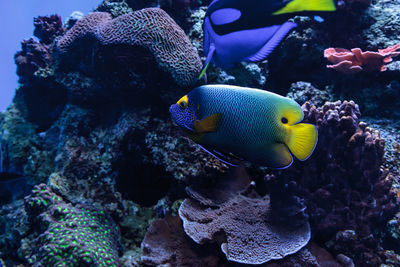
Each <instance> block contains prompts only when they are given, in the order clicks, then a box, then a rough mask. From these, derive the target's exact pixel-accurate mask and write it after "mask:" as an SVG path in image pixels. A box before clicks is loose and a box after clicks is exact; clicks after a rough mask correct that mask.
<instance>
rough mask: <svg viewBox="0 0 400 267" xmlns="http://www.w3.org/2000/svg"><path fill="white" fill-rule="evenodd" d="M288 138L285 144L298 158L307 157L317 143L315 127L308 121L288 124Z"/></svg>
mask: <svg viewBox="0 0 400 267" xmlns="http://www.w3.org/2000/svg"><path fill="white" fill-rule="evenodd" d="M289 129H290V130H289V133H290V136H289V138H288V139H289V140H288V141H287V144H286V145H287V146H288V148H289V150H290V152H292V154H293V155H294V156H295V157H296V158H298V159H299V160H306V159H308V158H309V157H310V156H311V154H312V152H313V151H314V148H315V146H316V145H317V139H318V132H317V127H315V126H314V125H312V124H308V123H298V124H295V125H292V126H289Z"/></svg>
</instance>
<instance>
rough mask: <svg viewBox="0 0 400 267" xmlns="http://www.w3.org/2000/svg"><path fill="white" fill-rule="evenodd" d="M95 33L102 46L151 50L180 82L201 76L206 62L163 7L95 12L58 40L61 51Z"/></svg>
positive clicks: (184, 82) (167, 70)
mask: <svg viewBox="0 0 400 267" xmlns="http://www.w3.org/2000/svg"><path fill="white" fill-rule="evenodd" d="M91 37H95V38H96V39H97V40H98V41H99V43H100V45H102V46H118V45H128V46H131V47H143V48H145V49H147V50H148V51H150V53H151V54H152V55H153V56H154V58H155V60H156V61H157V63H158V66H159V67H160V68H161V69H162V70H164V71H165V72H167V73H170V74H171V76H172V78H173V79H174V80H175V82H176V83H177V84H178V85H181V86H186V85H190V84H191V83H193V82H195V81H196V80H197V77H198V74H199V72H200V70H201V67H202V64H201V61H200V58H199V56H198V54H197V51H196V50H195V49H194V47H193V46H192V44H191V43H190V40H189V38H188V37H187V36H186V35H185V32H184V31H183V30H182V29H181V28H180V27H179V26H178V25H177V24H176V23H175V21H174V20H173V19H172V18H171V17H170V16H169V15H168V14H167V13H166V12H165V11H163V10H162V9H159V8H146V9H142V10H137V11H134V12H131V13H128V14H125V15H122V16H120V17H117V18H115V19H112V20H111V16H110V15H109V14H108V13H105V12H95V13H92V14H89V15H87V16H86V17H84V18H83V19H81V20H79V21H78V22H77V23H76V24H75V25H74V26H73V27H72V28H71V29H70V30H69V31H68V32H67V33H66V34H65V35H64V36H63V38H61V40H60V41H59V42H58V44H57V48H58V50H59V52H60V53H61V54H64V53H66V52H68V51H69V50H70V48H71V47H72V46H74V45H76V44H77V43H79V41H80V40H82V39H86V38H91Z"/></svg>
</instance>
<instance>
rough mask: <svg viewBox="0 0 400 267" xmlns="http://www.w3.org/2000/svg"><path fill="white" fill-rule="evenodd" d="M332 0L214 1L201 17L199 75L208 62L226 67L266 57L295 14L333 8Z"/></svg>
mask: <svg viewBox="0 0 400 267" xmlns="http://www.w3.org/2000/svg"><path fill="white" fill-rule="evenodd" d="M335 10H336V7H335V4H334V1H333V0H287V1H285V0H251V1H246V0H214V1H213V2H212V3H211V4H210V6H209V7H208V10H207V12H206V16H205V18H204V25H203V27H204V46H203V49H204V53H205V54H206V55H207V59H206V62H205V63H204V67H203V70H202V72H201V74H200V78H201V77H202V76H203V74H204V73H205V71H206V69H207V67H208V65H209V63H210V61H212V62H213V63H214V64H215V65H217V66H219V67H221V68H224V69H229V68H231V67H232V66H233V65H234V64H235V63H237V62H241V61H250V62H255V61H261V60H263V59H264V58H266V57H267V56H268V55H269V54H270V53H271V52H272V50H273V49H274V48H275V47H276V46H277V45H278V44H279V42H280V41H281V40H282V39H283V38H284V37H285V36H286V34H287V33H288V32H289V31H290V30H292V29H293V28H294V27H296V26H297V24H296V23H294V22H289V21H288V19H289V18H291V17H294V16H296V15H307V14H309V13H315V12H324V11H335Z"/></svg>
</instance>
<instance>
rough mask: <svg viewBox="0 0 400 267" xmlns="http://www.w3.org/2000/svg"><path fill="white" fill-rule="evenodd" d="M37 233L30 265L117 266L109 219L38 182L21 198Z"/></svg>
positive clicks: (114, 231) (113, 229)
mask: <svg viewBox="0 0 400 267" xmlns="http://www.w3.org/2000/svg"><path fill="white" fill-rule="evenodd" d="M25 207H26V210H27V213H28V215H29V218H30V221H31V223H32V224H33V227H34V230H35V231H38V234H39V236H38V237H37V239H36V240H35V245H36V249H34V250H33V254H32V255H31V257H30V258H29V259H28V262H29V263H30V264H31V265H32V266H77V267H78V266H119V257H118V250H119V241H118V238H119V231H118V228H117V226H116V224H115V223H114V222H113V220H112V219H111V218H110V217H109V216H108V215H106V214H105V213H104V211H101V210H96V209H94V208H93V207H90V206H88V205H82V204H78V205H75V206H74V205H72V204H70V203H65V202H64V201H63V199H62V198H61V197H60V196H58V195H56V194H55V193H53V192H52V190H51V189H50V188H48V187H47V186H46V185H44V184H41V185H38V186H36V187H35V188H34V189H33V190H32V194H31V195H30V196H28V197H26V198H25Z"/></svg>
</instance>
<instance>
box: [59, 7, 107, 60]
mask: <svg viewBox="0 0 400 267" xmlns="http://www.w3.org/2000/svg"><path fill="white" fill-rule="evenodd" d="M108 20H111V15H110V14H108V13H107V12H94V13H90V14H89V15H87V16H85V17H83V18H81V19H80V20H78V21H77V22H76V23H75V25H74V26H73V27H72V28H71V29H70V30H69V31H67V32H66V33H65V34H64V35H63V37H62V38H61V39H60V40H59V41H58V42H57V50H58V52H59V53H60V54H62V55H63V54H66V53H68V52H69V51H70V50H71V49H72V48H73V47H74V46H75V45H78V44H79V42H80V41H81V40H82V39H90V38H93V37H94V33H95V32H96V30H97V26H99V25H100V24H101V23H104V22H105V21H108Z"/></svg>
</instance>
